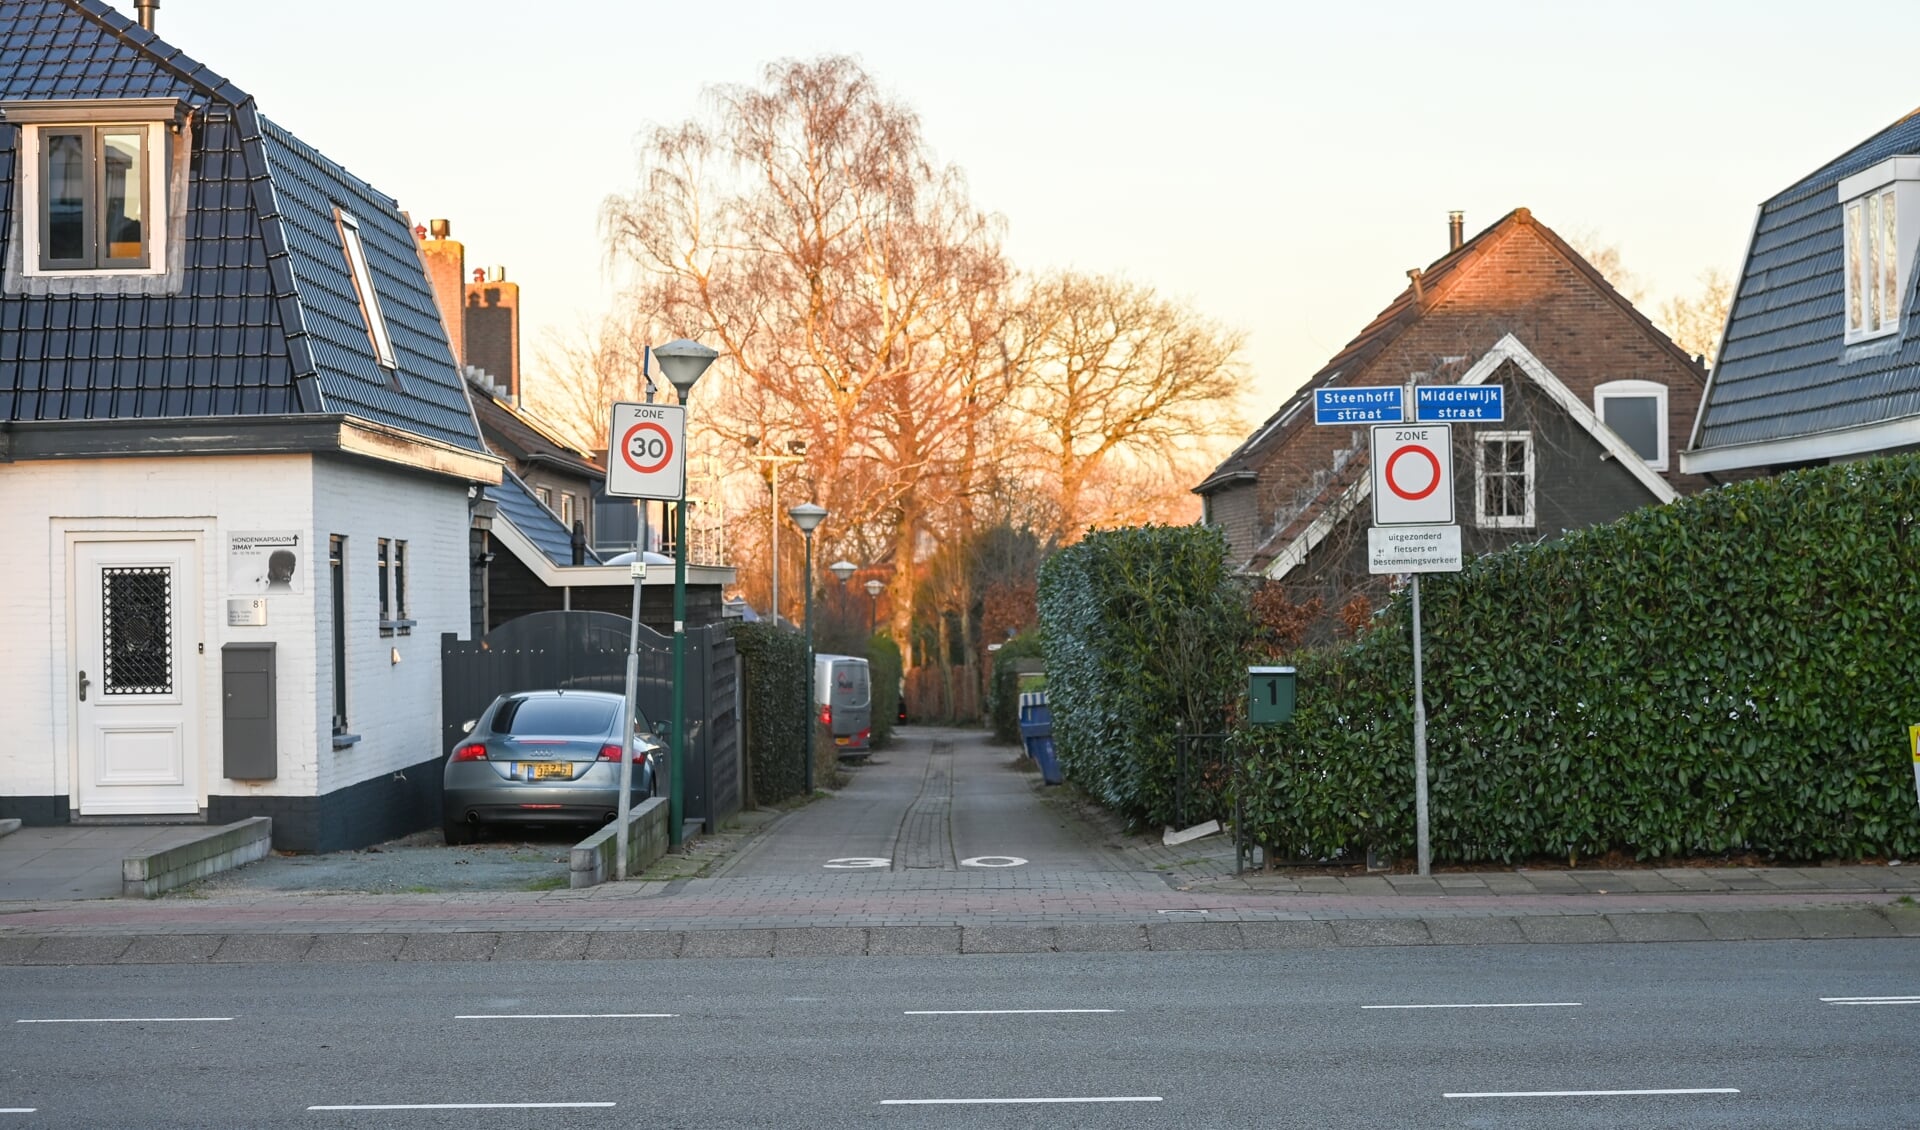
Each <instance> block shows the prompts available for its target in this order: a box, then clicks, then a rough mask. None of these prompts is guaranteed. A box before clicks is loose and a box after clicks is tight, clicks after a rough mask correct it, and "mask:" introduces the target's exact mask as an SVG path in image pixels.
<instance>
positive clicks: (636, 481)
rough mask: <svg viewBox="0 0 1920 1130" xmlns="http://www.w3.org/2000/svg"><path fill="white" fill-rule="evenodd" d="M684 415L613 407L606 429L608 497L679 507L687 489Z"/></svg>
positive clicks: (676, 409) (667, 409)
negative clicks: (672, 504)
mask: <svg viewBox="0 0 1920 1130" xmlns="http://www.w3.org/2000/svg"><path fill="white" fill-rule="evenodd" d="M686 439H687V410H686V409H685V408H682V407H680V406H679V405H677V404H615V405H614V406H613V422H612V424H611V426H609V427H608V429H607V440H608V442H607V493H608V494H610V495H613V496H614V497H616V498H653V499H660V500H662V501H667V502H675V501H678V500H679V499H680V498H681V497H682V496H683V495H684V494H685V493H686V488H687V452H686Z"/></svg>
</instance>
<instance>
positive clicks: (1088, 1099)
mask: <svg viewBox="0 0 1920 1130" xmlns="http://www.w3.org/2000/svg"><path fill="white" fill-rule="evenodd" d="M1163 1101H1165V1100H1163V1099H1162V1098H1161V1097H1160V1096H1159V1095H1087V1096H1083V1097H1080V1098H1061V1099H881V1100H880V1105H881V1106H973V1105H978V1104H991V1105H995V1106H1010V1105H1015V1104H1019V1103H1157V1102H1163Z"/></svg>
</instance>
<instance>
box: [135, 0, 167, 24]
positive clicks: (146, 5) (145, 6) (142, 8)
mask: <svg viewBox="0 0 1920 1130" xmlns="http://www.w3.org/2000/svg"><path fill="white" fill-rule="evenodd" d="M133 10H134V11H136V12H138V13H139V14H140V26H141V27H143V28H146V29H147V30H148V31H152V30H153V14H154V13H155V12H157V11H159V10H160V0H133Z"/></svg>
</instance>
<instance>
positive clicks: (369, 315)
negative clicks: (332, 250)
mask: <svg viewBox="0 0 1920 1130" xmlns="http://www.w3.org/2000/svg"><path fill="white" fill-rule="evenodd" d="M333 218H334V223H335V225H336V226H337V227H338V228H339V229H340V246H341V247H342V248H344V249H345V250H346V253H347V271H348V273H349V274H351V275H352V276H353V289H354V293H355V294H357V295H358V296H359V299H360V316H361V317H362V318H363V319H365V320H366V323H367V339H368V340H369V341H370V342H372V344H373V356H374V360H376V361H378V362H379V363H380V367H381V368H383V369H387V370H389V371H392V370H397V369H399V368H400V363H399V362H398V361H396V360H395V359H394V353H393V338H392V337H391V336H389V335H388V333H387V319H386V315H384V314H382V313H381V312H380V292H379V291H378V290H376V289H374V285H373V272H372V270H370V269H369V268H368V267H367V248H366V245H365V244H363V243H362V242H361V241H360V221H359V220H356V219H354V218H353V213H351V212H349V211H347V210H346V209H345V208H341V207H338V206H336V207H335V208H334V210H333Z"/></svg>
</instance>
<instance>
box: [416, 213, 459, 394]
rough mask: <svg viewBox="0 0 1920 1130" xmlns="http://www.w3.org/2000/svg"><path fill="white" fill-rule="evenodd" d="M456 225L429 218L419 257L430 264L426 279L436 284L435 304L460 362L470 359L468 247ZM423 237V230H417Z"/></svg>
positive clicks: (417, 233) (448, 342) (455, 359)
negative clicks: (465, 306)
mask: <svg viewBox="0 0 1920 1130" xmlns="http://www.w3.org/2000/svg"><path fill="white" fill-rule="evenodd" d="M452 231H453V226H452V225H451V224H449V223H448V222H447V221H445V220H428V221H427V231H426V234H425V236H424V237H423V238H421V239H420V258H421V259H422V260H424V261H425V262H426V264H427V279H428V281H430V282H432V283H433V304H434V305H435V306H437V307H439V309H440V321H441V322H442V323H443V324H444V325H445V326H446V327H447V344H449V345H451V346H453V360H454V363H455V364H457V365H460V364H465V363H466V361H467V341H466V337H467V335H466V319H465V316H464V313H463V311H462V310H461V299H462V298H463V297H464V295H465V290H464V289H463V288H464V287H465V285H466V277H467V249H466V246H465V245H464V244H462V243H461V242H460V241H459V240H457V239H454V238H452ZM414 234H415V235H416V236H420V234H421V233H420V230H419V229H418V228H415V229H414Z"/></svg>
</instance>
